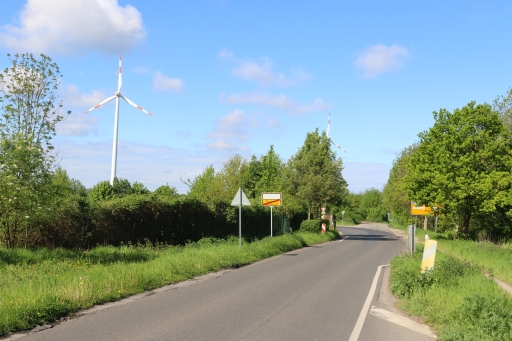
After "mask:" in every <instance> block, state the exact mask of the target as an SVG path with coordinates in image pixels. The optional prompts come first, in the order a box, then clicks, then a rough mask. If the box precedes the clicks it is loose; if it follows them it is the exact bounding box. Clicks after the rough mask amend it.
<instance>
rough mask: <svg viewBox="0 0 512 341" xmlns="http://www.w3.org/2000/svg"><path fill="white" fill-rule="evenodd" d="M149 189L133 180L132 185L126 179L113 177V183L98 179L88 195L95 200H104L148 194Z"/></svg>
mask: <svg viewBox="0 0 512 341" xmlns="http://www.w3.org/2000/svg"><path fill="white" fill-rule="evenodd" d="M149 193H150V191H149V190H148V189H147V188H146V187H145V186H144V185H143V184H142V183H140V182H134V183H133V186H132V184H131V183H130V181H128V180H127V179H122V178H117V177H116V178H114V184H113V185H110V182H108V181H106V180H105V181H100V182H98V183H97V184H96V185H94V186H93V187H92V189H91V191H90V192H89V197H90V198H91V199H93V200H95V201H105V200H111V199H115V198H122V197H125V196H127V195H132V194H138V195H144V194H149Z"/></svg>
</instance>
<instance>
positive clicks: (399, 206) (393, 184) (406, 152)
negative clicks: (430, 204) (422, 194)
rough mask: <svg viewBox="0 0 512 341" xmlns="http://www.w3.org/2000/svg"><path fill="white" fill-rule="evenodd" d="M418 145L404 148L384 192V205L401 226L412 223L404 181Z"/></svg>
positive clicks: (394, 165)
mask: <svg viewBox="0 0 512 341" xmlns="http://www.w3.org/2000/svg"><path fill="white" fill-rule="evenodd" d="M417 147H418V144H413V145H411V146H409V147H407V148H404V149H403V150H402V151H401V152H400V153H399V154H398V155H397V156H396V158H395V160H394V161H393V166H392V167H391V170H390V171H389V178H388V181H387V182H386V185H385V186H384V189H383V191H382V204H383V206H384V207H385V208H386V210H387V211H388V212H390V213H391V214H392V215H393V217H394V219H396V220H398V221H399V222H400V223H401V224H404V225H407V224H410V223H411V219H412V216H411V201H410V199H409V197H408V196H407V193H406V192H405V190H404V188H403V179H404V177H405V175H406V174H407V163H408V161H409V158H410V157H411V155H412V154H413V153H414V151H415V150H416V148H417Z"/></svg>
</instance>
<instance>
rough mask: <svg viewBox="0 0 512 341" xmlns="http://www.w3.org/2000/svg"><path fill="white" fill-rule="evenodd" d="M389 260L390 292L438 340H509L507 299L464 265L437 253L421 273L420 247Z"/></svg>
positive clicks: (511, 302) (511, 319) (511, 318)
mask: <svg viewBox="0 0 512 341" xmlns="http://www.w3.org/2000/svg"><path fill="white" fill-rule="evenodd" d="M418 251H420V252H417V253H416V254H414V255H413V256H410V255H402V256H398V257H395V258H394V259H393V260H392V261H391V269H392V275H391V290H392V292H393V293H394V294H395V295H396V296H398V297H399V298H401V301H400V308H402V309H404V310H405V311H407V312H408V313H410V314H412V315H416V316H421V317H423V319H424V320H425V322H427V323H428V324H430V325H431V326H432V327H433V328H434V329H435V330H437V331H438V333H439V337H440V339H441V340H445V341H447V340H449V341H458V340H489V341H490V340H505V341H506V340H512V299H511V298H510V297H509V296H508V295H507V294H506V293H504V292H503V291H502V290H501V289H500V288H499V287H498V286H497V285H496V283H494V281H492V279H489V278H487V277H485V276H484V275H482V273H481V270H480V269H479V268H478V267H476V266H474V265H471V264H470V263H467V262H462V261H460V260H457V259H455V258H453V257H451V256H449V255H446V254H442V253H438V254H437V257H438V260H437V262H436V266H435V270H434V271H433V272H429V273H427V274H423V275H420V273H419V269H420V264H421V251H422V246H419V247H418Z"/></svg>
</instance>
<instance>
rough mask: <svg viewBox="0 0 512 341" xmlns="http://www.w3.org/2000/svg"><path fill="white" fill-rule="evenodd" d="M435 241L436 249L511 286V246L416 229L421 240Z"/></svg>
mask: <svg viewBox="0 0 512 341" xmlns="http://www.w3.org/2000/svg"><path fill="white" fill-rule="evenodd" d="M389 225H390V227H393V228H398V229H404V227H403V226H401V225H399V224H389ZM426 234H428V236H429V238H431V239H435V240H437V243H438V248H439V249H441V250H442V251H444V252H447V253H449V254H450V255H452V256H454V257H455V258H458V259H460V260H463V261H466V262H471V263H472V264H475V265H477V266H478V267H480V268H482V270H484V271H485V272H487V273H489V274H492V275H494V276H496V278H499V279H500V280H502V281H505V282H507V283H510V284H512V245H511V244H502V245H497V244H494V243H490V242H476V241H472V240H462V239H455V240H453V239H451V238H450V239H449V238H447V237H446V236H445V235H444V234H442V233H434V232H432V231H425V230H423V229H419V228H418V229H416V236H417V237H418V238H419V239H420V240H423V239H425V235H426Z"/></svg>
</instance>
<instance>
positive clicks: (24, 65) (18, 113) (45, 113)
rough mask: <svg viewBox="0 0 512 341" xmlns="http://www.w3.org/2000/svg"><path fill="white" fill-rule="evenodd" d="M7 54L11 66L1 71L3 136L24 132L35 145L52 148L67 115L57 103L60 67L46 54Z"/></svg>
mask: <svg viewBox="0 0 512 341" xmlns="http://www.w3.org/2000/svg"><path fill="white" fill-rule="evenodd" d="M7 56H8V57H9V60H10V62H11V67H10V68H6V69H5V70H4V72H3V73H1V74H0V111H1V114H2V115H1V118H0V135H1V136H2V138H7V139H11V138H13V137H14V136H19V135H21V136H22V137H24V138H27V139H30V140H31V142H32V145H34V146H38V147H40V148H42V149H43V150H44V151H48V150H51V149H53V147H52V146H51V144H50V140H51V139H52V137H53V136H55V127H56V125H57V123H58V122H60V121H61V120H62V119H63V118H64V117H63V116H61V115H60V114H59V109H60V108H61V107H62V102H57V98H58V96H57V89H58V86H59V84H60V80H61V79H62V74H61V73H60V71H59V67H58V66H57V64H55V63H53V62H52V60H51V58H50V57H47V56H45V55H44V54H41V59H40V60H37V59H35V58H34V57H33V55H32V54H21V55H19V54H16V55H14V58H11V55H9V54H8V55H7ZM70 113H71V112H70V111H68V114H70Z"/></svg>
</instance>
